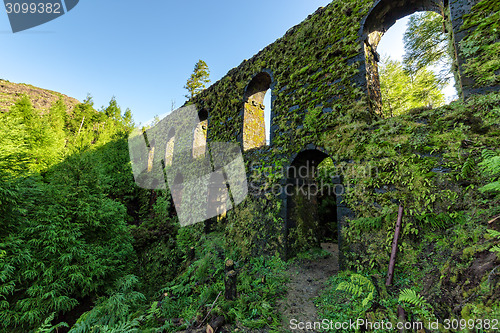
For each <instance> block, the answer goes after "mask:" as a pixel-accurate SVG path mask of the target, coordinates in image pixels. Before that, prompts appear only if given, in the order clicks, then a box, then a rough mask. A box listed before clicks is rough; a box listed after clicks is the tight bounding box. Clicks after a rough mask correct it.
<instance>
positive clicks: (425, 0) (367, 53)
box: [359, 0, 464, 114]
mask: <svg viewBox="0 0 500 333" xmlns="http://www.w3.org/2000/svg"><path fill="white" fill-rule="evenodd" d="M450 7H451V6H450V5H449V3H448V0H398V1H392V0H379V1H377V2H376V3H375V5H374V6H373V7H372V9H371V10H370V11H369V13H368V15H367V16H366V17H365V19H364V20H363V21H362V23H361V29H360V31H359V35H360V40H361V42H362V44H363V45H362V47H363V50H364V62H365V66H364V67H365V68H364V69H365V71H366V85H367V92H368V97H369V100H370V106H371V109H372V111H373V112H375V113H377V114H380V113H381V110H382V97H381V92H380V78H379V72H378V62H379V60H380V59H379V55H378V53H377V46H378V44H379V42H380V40H381V38H382V36H383V35H384V34H385V32H387V30H389V28H390V27H392V26H393V25H394V23H396V20H399V19H401V18H403V17H405V16H408V15H411V14H413V13H416V12H421V11H432V12H436V13H438V14H440V15H441V16H443V18H444V20H445V21H446V22H447V23H446V24H445V25H446V26H450V27H452V28H451V31H449V33H451V37H452V38H451V39H452V47H453V48H454V49H455V50H456V43H457V42H458V39H457V36H455V35H456V33H455V31H454V28H455V26H456V22H452V21H453V15H452V14H453V13H450V11H452V8H450ZM454 54H455V57H454V59H453V62H454V65H453V67H454V68H456V70H454V74H455V81H456V83H457V86H458V90H459V93H460V91H462V86H463V83H464V82H462V77H461V75H460V73H459V70H458V68H459V64H461V60H460V59H459V58H458V55H457V52H456V51H455V52H454Z"/></svg>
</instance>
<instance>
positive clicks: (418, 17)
mask: <svg viewBox="0 0 500 333" xmlns="http://www.w3.org/2000/svg"><path fill="white" fill-rule="evenodd" d="M443 29H444V22H443V17H442V16H441V15H439V14H437V13H434V12H421V13H417V14H415V15H412V16H410V21H409V23H408V27H407V29H406V31H405V33H404V36H403V40H404V45H405V55H404V59H403V63H404V67H405V70H406V71H407V72H409V73H414V74H415V73H417V72H418V71H420V70H422V69H425V68H428V67H429V66H442V67H445V70H444V72H443V73H441V75H440V76H439V79H440V81H441V82H446V81H448V80H449V79H450V76H449V74H450V72H451V62H452V58H453V55H452V54H451V53H450V48H449V47H448V43H449V37H448V36H447V35H446V34H445V33H443Z"/></svg>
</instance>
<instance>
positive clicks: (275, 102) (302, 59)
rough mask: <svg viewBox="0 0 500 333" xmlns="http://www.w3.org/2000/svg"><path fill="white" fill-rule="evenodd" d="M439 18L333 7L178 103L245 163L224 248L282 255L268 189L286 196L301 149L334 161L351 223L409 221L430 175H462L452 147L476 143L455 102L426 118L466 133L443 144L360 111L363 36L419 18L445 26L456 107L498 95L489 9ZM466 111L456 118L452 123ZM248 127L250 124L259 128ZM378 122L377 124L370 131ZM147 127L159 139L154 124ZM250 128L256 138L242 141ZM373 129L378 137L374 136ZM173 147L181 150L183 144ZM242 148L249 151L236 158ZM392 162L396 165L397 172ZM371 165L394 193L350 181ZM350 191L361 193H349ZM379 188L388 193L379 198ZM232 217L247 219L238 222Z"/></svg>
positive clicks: (493, 15)
mask: <svg viewBox="0 0 500 333" xmlns="http://www.w3.org/2000/svg"><path fill="white" fill-rule="evenodd" d="M443 6H444V5H443V4H441V5H440V3H439V2H437V3H436V2H434V1H427V0H407V1H404V0H399V1H388V0H378V1H373V0H363V1H354V0H348V1H333V2H332V3H330V4H329V5H328V6H326V7H324V8H323V7H322V8H319V9H318V10H317V11H316V12H315V13H313V14H311V15H310V16H309V17H308V18H307V19H306V20H305V21H303V22H302V23H300V24H299V25H297V26H294V27H292V28H291V29H289V31H288V32H287V33H286V34H285V35H284V36H283V37H282V38H279V39H278V40H276V41H275V42H274V43H273V44H271V45H269V46H267V47H266V48H264V49H263V50H262V51H260V52H259V53H258V54H256V55H254V56H253V57H251V58H250V59H248V60H244V61H243V62H242V63H241V64H240V65H239V66H238V67H236V68H233V69H232V70H230V71H229V72H228V73H227V75H226V76H224V77H223V78H222V79H220V80H219V81H217V82H216V83H214V84H213V85H212V86H210V87H209V88H208V89H206V90H204V91H203V92H201V93H200V94H199V95H197V96H196V97H194V98H193V99H191V100H190V101H189V102H188V104H195V105H196V106H197V110H205V111H207V112H208V125H207V141H209V142H238V143H239V144H240V145H241V148H242V151H244V158H245V163H246V167H247V173H248V180H249V192H250V196H249V197H248V199H247V200H246V202H245V203H244V205H243V206H241V207H236V208H235V209H234V210H233V211H231V212H230V214H229V215H228V218H229V219H231V218H232V219H233V221H234V222H232V224H230V225H229V226H228V230H229V231H228V232H229V233H231V232H233V236H235V238H234V239H241V235H238V236H237V235H236V233H238V232H239V231H241V230H242V228H243V229H244V228H245V225H246V226H248V225H250V227H251V228H253V231H252V237H250V240H248V239H247V242H248V246H249V247H256V246H255V243H258V242H259V239H267V240H268V242H267V243H266V247H271V248H272V246H271V245H270V244H274V245H275V246H274V248H275V249H276V248H280V247H281V248H284V244H283V238H282V235H281V234H280V232H281V231H282V230H283V228H284V226H285V225H286V219H287V212H286V203H287V196H286V195H283V193H281V194H280V195H276V193H273V187H275V186H276V185H283V184H286V181H287V180H286V176H285V175H284V170H286V169H287V168H288V167H289V166H290V165H292V162H293V159H294V157H295V156H297V154H298V153H299V152H301V151H303V150H304V149H306V147H323V148H324V150H325V152H326V154H327V155H329V156H330V157H331V158H332V159H333V161H334V167H335V168H337V169H338V168H342V167H346V170H348V171H346V170H343V169H342V172H341V176H342V177H343V180H342V181H343V182H344V183H346V182H349V183H350V185H353V186H352V190H351V191H350V192H349V193H348V194H346V195H345V200H343V202H342V205H343V206H342V207H344V206H345V204H347V205H348V206H349V205H350V209H351V210H352V211H353V212H354V213H356V215H357V216H358V217H363V216H378V215H380V214H382V213H383V214H389V213H390V212H393V211H394V210H395V209H396V208H395V206H397V205H396V202H404V203H405V205H407V206H411V207H414V208H415V209H416V206H418V205H426V203H425V202H419V200H420V197H419V194H418V190H416V189H424V188H426V187H425V186H427V185H428V184H430V183H433V182H435V179H441V180H442V181H443V182H444V183H447V182H450V181H451V180H450V179H444V178H446V177H444V178H443V176H440V174H439V172H437V173H436V172H434V171H432V170H434V169H435V168H440V167H441V165H442V164H445V165H448V164H449V163H454V164H453V165H454V167H458V166H461V165H460V163H463V158H464V156H467V154H469V153H468V152H463V151H460V150H459V149H458V148H457V145H460V143H459V142H460V141H463V140H464V139H465V138H467V136H468V135H469V132H468V131H472V133H475V132H474V130H475V127H476V126H479V127H481V126H482V125H481V123H480V122H477V121H476V120H475V119H476V118H475V117H477V115H474V113H470V112H469V111H467V108H466V107H465V106H464V105H466V104H464V103H465V102H459V103H458V104H457V105H456V106H455V107H451V108H450V109H446V108H443V109H441V110H445V111H435V112H436V114H438V112H442V116H443V117H445V118H446V117H450V119H456V120H457V121H458V122H459V123H462V124H464V125H463V126H465V127H461V128H460V130H457V129H455V128H452V127H450V126H448V125H446V126H444V125H443V126H444V127H442V128H440V130H442V131H443V133H444V134H442V135H441V136H439V137H435V136H429V135H428V134H426V133H425V131H426V125H425V124H423V123H421V121H420V120H419V119H416V120H415V121H411V120H402V119H403V118H404V117H403V118H401V117H399V118H393V119H389V120H380V119H379V116H378V115H377V113H376V105H377V101H373V100H372V101H370V98H373V96H376V94H373V93H370V94H369V93H368V91H369V89H368V88H367V68H368V69H370V68H372V67H375V66H373V65H370V66H368V67H367V66H366V59H368V60H369V61H371V62H373V61H375V57H373V56H371V55H368V57H367V56H366V55H365V50H366V49H368V50H369V49H370V47H368V46H370V43H372V44H375V43H374V40H375V39H376V40H378V38H375V39H374V38H371V37H373V36H375V35H374V34H373V33H374V32H377V31H382V32H383V31H384V30H385V29H387V28H389V27H390V26H391V25H392V24H393V23H394V22H395V21H396V19H399V18H401V17H403V16H406V15H409V14H411V13H413V12H415V11H419V10H434V11H438V12H442V13H444V14H445V16H446V17H447V18H448V20H449V22H447V26H448V27H449V28H450V27H451V29H452V33H453V38H454V41H455V45H454V47H455V49H456V50H457V52H456V54H457V59H456V62H457V65H458V67H459V68H458V69H459V71H458V72H457V77H459V78H460V81H459V83H460V84H461V88H462V92H463V95H464V96H467V97H469V96H471V94H473V93H486V92H489V91H495V90H499V82H498V66H499V63H500V60H499V57H498V54H499V52H496V51H497V50H498V47H499V45H500V43H499V41H498V19H497V18H498V12H499V9H500V8H499V7H500V5H499V2H498V1H495V0H483V1H480V2H478V4H477V5H476V6H473V3H471V1H468V0H455V1H451V2H450V3H449V4H447V5H446V6H444V7H443ZM464 22H465V25H464V24H463V23H464ZM370 36H371V37H370ZM368 74H369V75H370V73H368ZM259 78H260V79H259ZM264 78H265V79H264ZM269 80H270V82H269ZM368 81H370V80H368ZM372 81H373V80H372ZM269 87H270V88H271V90H272V112H271V143H270V145H264V142H263V141H262V137H263V133H264V126H263V122H262V118H261V117H256V115H257V114H258V115H260V114H261V113H262V112H261V111H262V109H261V107H260V104H261V101H262V99H263V95H264V93H265V90H266V89H267V88H269ZM492 98H493V100H495V98H496V97H492ZM460 103H462V104H460ZM374 106H375V107H374ZM254 109H255V110H254ZM446 110H447V111H446ZM457 110H458V111H457ZM251 111H257V112H253V113H252V112H251ZM466 111H467V112H469V113H467V115H465V114H464V115H460V114H459V113H460V112H466ZM447 112H448V113H450V114H451V115H450V114H447ZM257 118H260V119H261V120H260V123H262V126H260V127H259V119H257ZM462 118H464V119H465V120H464V119H462ZM377 121H381V123H379V124H378V125H374V123H375V122H377ZM405 121H406V123H405ZM438 123H439V124H441V125H442V123H440V122H439V121H438ZM469 123H470V124H469ZM402 124H406V125H404V126H406V127H402V126H403V125H402ZM441 125H439V126H441ZM157 126H160V127H161V126H162V124H161V122H160V124H158V125H157ZM255 126H257V127H259V128H256V129H255V130H254V133H252V131H251V130H252V128H253V127H255ZM467 126H470V127H471V128H466V127H467ZM491 126H493V125H491ZM491 126H490V127H488V130H485V131H486V132H484V133H483V134H481V135H484V136H485V137H484V138H485V139H484V142H490V141H491V140H493V141H494V139H490V137H488V136H487V134H486V133H490V132H488V131H490V130H491ZM381 127H383V128H384V131H383V133H384V136H381V135H380V132H379V131H380V130H379V129H380V128H381ZM493 127H494V126H493ZM244 128H246V129H247V131H244ZM481 128H482V127H481ZM248 130H250V132H249V131H248ZM492 131H493V133H496V132H495V131H494V130H492ZM186 132H189V131H186ZM497 135H498V133H497V134H493V137H494V138H496V136H497ZM177 139H178V138H176V140H177ZM488 140H490V141H488ZM245 141H246V142H247V144H244V142H245ZM497 142H498V141H497ZM485 144H486V143H485ZM176 145H177V142H176ZM184 146H189V147H192V146H193V144H192V143H188V144H184ZM251 147H257V148H254V149H247V148H251ZM487 147H490V148H491V147H495V144H493V142H490V143H489V144H488V145H487ZM159 148H160V150H162V151H163V150H164V149H165V148H164V147H159ZM312 149H316V148H312ZM450 149H451V150H450ZM457 149H458V150H457ZM174 150H175V149H174ZM415 154H416V155H415ZM426 154H428V155H429V156H427V155H426ZM447 154H451V155H450V156H448V155H447ZM463 154H465V155H463ZM174 155H175V154H174ZM415 156H426V157H425V158H424V159H423V160H422V161H424V162H423V163H422V164H421V163H420V162H419V163H417V162H416V161H417V160H415V159H416V157H415ZM439 156H443V157H439ZM174 159H175V156H174ZM396 159H402V160H401V161H399V160H398V161H397V162H396ZM370 161H371V162H372V164H373V167H374V168H378V169H379V170H390V172H396V173H397V175H398V176H397V179H398V181H393V182H391V181H389V180H387V179H385V178H383V177H385V176H384V175H385V173H384V172H388V171H383V172H382V173H381V174H377V175H378V176H377V177H382V179H383V180H380V178H377V177H372V178H371V179H364V178H363V177H362V176H360V175H359V174H356V172H357V171H356V170H358V169H363V170H366V168H367V167H368V168H371V165H369V164H370ZM419 161H420V160H419ZM450 161H452V162H450ZM415 165H418V167H417V166H415ZM357 168H358V169H357ZM349 170H350V171H349ZM395 170H396V171H395ZM454 171H456V170H455V169H452V171H451V173H450V174H451V175H454V174H453V172H454ZM349 172H350V173H351V174H349ZM380 175H382V176H380ZM391 175H392V173H391ZM405 175H406V176H405ZM410 175H414V176H410ZM415 175H418V176H415ZM436 175H437V176H436ZM391 177H393V176H391ZM394 177H396V176H394ZM405 177H407V178H405ZM377 179H379V180H377ZM443 179H444V180H443ZM441 180H440V181H441ZM359 182H362V183H363V184H364V183H369V184H370V186H368V187H367V186H359V184H358V183H359ZM438 184H440V183H439V181H438ZM384 186H386V187H388V188H391V189H393V190H391V191H385V192H384V190H383V188H384ZM405 186H409V187H410V190H408V189H407V188H405ZM436 186H437V187H433V188H430V189H429V190H428V191H427V192H425V193H426V194H429V193H434V194H433V195H434V196H436V195H438V196H440V195H441V194H442V193H441V192H440V191H444V190H443V189H442V188H441V187H442V186H441V185H436ZM445 187H446V186H445ZM450 188H451V187H450ZM448 190H449V188H448ZM377 191H379V192H380V191H382V192H383V193H386V192H387V193H389V194H387V193H386V194H385V196H382V197H383V198H385V197H387V199H384V200H381V198H382V197H380V198H379V197H377V198H374V196H375V195H378V194H379V192H377ZM449 191H453V190H449ZM408 193H412V194H411V195H410V194H408ZM422 193H424V192H422ZM342 199H344V198H342ZM445 201H446V200H444V201H443V204H444V202H445ZM438 206H439V207H438V208H437V210H439V209H441V204H438ZM343 209H344V208H343ZM259 210H260V213H259V214H256V215H255V216H254V217H253V218H249V216H253V215H252V214H250V213H249V212H256V211H259ZM242 212H244V213H242ZM239 214H243V215H245V214H246V215H248V216H247V217H246V218H245V219H242V218H241V217H240V215H239ZM343 215H345V216H349V215H351V213H350V212H344V213H343ZM241 223H243V224H242V225H239V226H238V224H241ZM269 237H274V238H273V239H272V240H271V239H270V238H269ZM251 239H254V240H256V241H255V242H253V241H252V240H251Z"/></svg>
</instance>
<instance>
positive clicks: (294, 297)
mask: <svg viewBox="0 0 500 333" xmlns="http://www.w3.org/2000/svg"><path fill="white" fill-rule="evenodd" d="M321 247H322V248H323V249H324V250H326V251H328V252H330V253H331V255H330V256H327V257H325V258H322V259H317V260H314V261H311V260H302V261H300V262H297V263H296V264H295V265H293V266H292V267H291V268H290V270H289V276H290V282H289V283H288V284H287V287H288V292H287V295H286V298H284V299H283V300H282V302H281V304H280V312H281V314H282V315H283V329H284V331H283V332H314V331H312V330H299V329H295V330H292V329H290V320H292V319H296V320H297V322H307V321H318V320H320V318H318V314H317V310H316V306H315V305H314V302H313V300H314V297H316V296H318V295H319V291H320V290H322V289H323V288H324V287H325V282H326V281H327V280H328V278H329V277H331V276H332V275H335V274H337V272H338V253H339V252H338V246H337V244H332V243H322V244H321Z"/></svg>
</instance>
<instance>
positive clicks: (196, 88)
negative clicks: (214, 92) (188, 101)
mask: <svg viewBox="0 0 500 333" xmlns="http://www.w3.org/2000/svg"><path fill="white" fill-rule="evenodd" d="M209 76H210V70H209V69H208V66H207V64H206V62H204V61H203V60H201V59H200V60H198V62H197V63H196V65H195V66H194V71H193V74H191V77H190V78H189V79H188V80H187V82H186V85H185V86H184V88H186V89H187V91H188V92H189V94H188V95H185V96H186V98H192V97H194V96H195V95H197V94H199V93H200V91H202V90H203V89H205V84H208V83H209V82H210V79H209V78H208V77H209Z"/></svg>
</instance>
